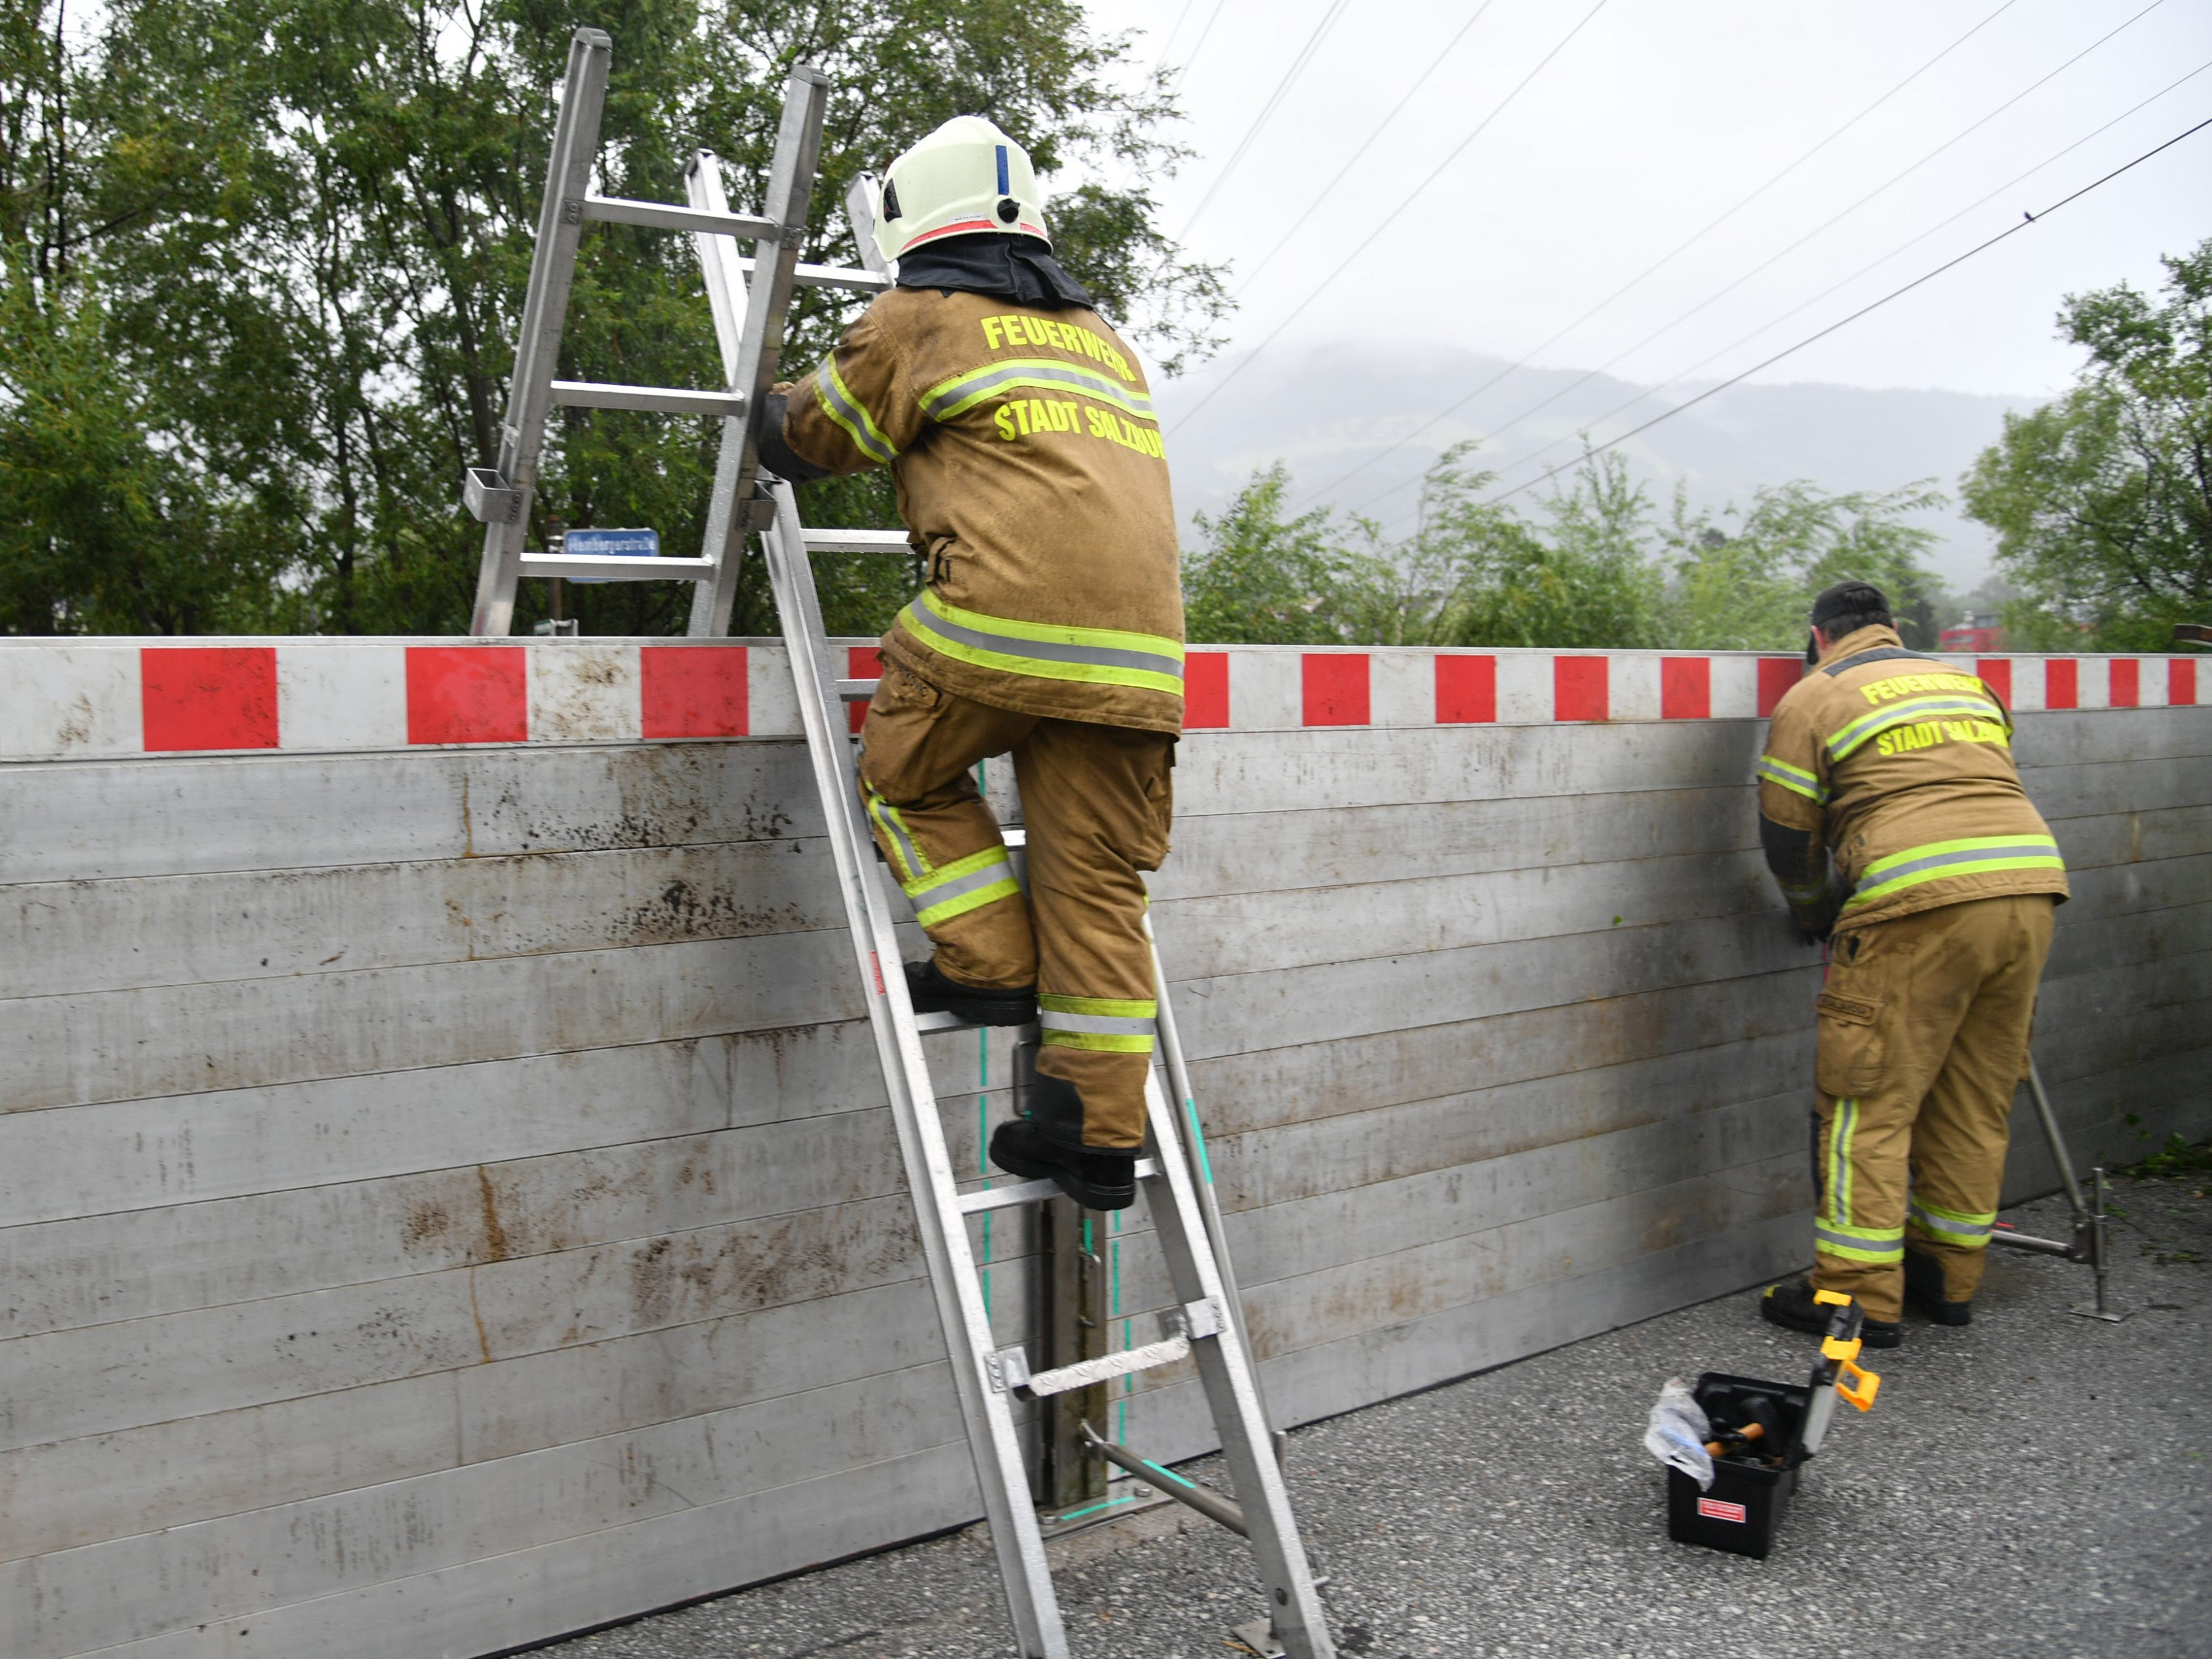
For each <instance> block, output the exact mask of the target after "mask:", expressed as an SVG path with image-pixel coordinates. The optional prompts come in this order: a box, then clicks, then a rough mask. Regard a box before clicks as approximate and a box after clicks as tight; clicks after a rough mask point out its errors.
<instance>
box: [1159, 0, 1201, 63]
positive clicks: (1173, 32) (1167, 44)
mask: <svg viewBox="0 0 2212 1659" xmlns="http://www.w3.org/2000/svg"><path fill="white" fill-rule="evenodd" d="M1197 3H1198V0H1182V10H1181V11H1179V12H1177V13H1176V20H1175V27H1173V28H1171V29H1170V30H1169V31H1168V32H1167V33H1165V34H1164V35H1162V36H1161V37H1160V55H1159V56H1158V58H1154V59H1153V60H1152V73H1153V74H1155V75H1158V73H1159V72H1160V71H1161V70H1163V69H1164V68H1166V67H1167V61H1168V54H1169V53H1170V52H1173V51H1174V50H1175V42H1176V36H1177V35H1178V34H1181V33H1182V26H1183V20H1184V19H1186V18H1188V16H1189V15H1190V9H1191V8H1192V7H1193V6H1194V5H1196V4H1197Z"/></svg>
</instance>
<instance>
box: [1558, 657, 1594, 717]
mask: <svg viewBox="0 0 2212 1659" xmlns="http://www.w3.org/2000/svg"><path fill="white" fill-rule="evenodd" d="M1606 702H1607V691H1606V672H1605V659H1604V658H1603V657H1556V658H1554V659H1553V661H1552V718H1553V720H1603V719H1605V718H1606Z"/></svg>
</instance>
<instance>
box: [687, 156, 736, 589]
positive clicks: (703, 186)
mask: <svg viewBox="0 0 2212 1659" xmlns="http://www.w3.org/2000/svg"><path fill="white" fill-rule="evenodd" d="M684 195H685V197H686V198H687V199H688V200H689V201H690V204H691V205H692V206H693V207H695V208H699V209H702V210H707V211H709V212H714V211H720V210H725V209H726V208H727V207H728V205H729V198H728V196H727V193H726V190H725V187H724V184H723V179H722V162H721V158H720V156H718V155H714V154H713V153H712V152H711V151H708V150H703V149H702V150H701V151H700V152H699V153H698V154H697V155H695V156H693V157H692V158H691V165H690V167H687V168H685V169H684ZM691 243H692V246H694V247H695V248H696V249H697V250H698V253H699V271H700V275H701V276H702V277H703V278H704V279H705V281H706V285H707V304H708V308H709V309H710V310H711V311H712V312H713V313H714V343H715V344H716V345H717V346H718V347H719V348H720V351H721V355H722V378H723V380H724V382H725V383H726V384H727V385H729V386H732V387H734V386H737V385H738V380H739V375H740V372H741V371H740V363H741V362H742V360H743V357H744V332H745V319H746V316H747V315H748V313H749V312H750V306H751V301H750V297H749V295H748V294H747V291H746V283H745V278H744V268H743V266H742V265H741V264H740V263H739V262H738V258H737V257H736V254H737V241H736V239H735V238H734V237H729V236H710V235H705V234H701V235H696V236H694V237H693V238H692V239H691ZM745 427H746V421H745V419H744V416H732V417H728V418H726V419H725V420H724V421H723V422H722V441H721V448H720V453H718V454H717V455H716V456H715V459H714V488H713V489H712V490H711V491H709V492H708V497H707V527H706V532H705V533H704V534H703V535H702V537H701V538H700V544H701V547H702V554H701V556H700V562H701V563H702V564H703V565H704V566H706V568H707V572H708V574H706V576H705V577H704V578H702V582H701V585H700V586H699V587H694V588H693V589H692V590H691V604H692V609H693V615H694V617H695V618H696V614H697V609H698V604H699V594H700V592H701V589H702V588H703V587H704V586H707V585H708V584H709V583H712V582H713V581H714V580H715V578H717V577H718V576H720V575H721V574H723V572H722V561H723V560H724V559H742V558H743V557H744V532H743V530H742V528H740V529H739V530H738V532H737V533H735V534H732V525H741V523H742V514H741V513H740V512H739V509H738V477H739V475H740V474H741V473H742V472H743V471H744V454H745ZM731 591H732V594H734V593H735V592H736V589H735V587H734V586H732V589H731ZM724 616H725V621H724V623H723V626H724V628H725V629H726V628H727V627H728V623H727V612H725V613H724ZM691 631H693V632H695V633H696V631H697V630H696V628H694V629H692V630H691Z"/></svg>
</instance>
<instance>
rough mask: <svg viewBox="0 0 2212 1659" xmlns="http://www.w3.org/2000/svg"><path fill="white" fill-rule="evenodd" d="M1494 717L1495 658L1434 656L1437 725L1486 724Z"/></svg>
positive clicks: (1496, 680) (1496, 669) (1496, 702)
mask: <svg viewBox="0 0 2212 1659" xmlns="http://www.w3.org/2000/svg"><path fill="white" fill-rule="evenodd" d="M1497 719H1498V659H1497V658H1495V657H1450V656H1441V655H1440V656H1438V657H1437V725H1439V726H1489V725H1492V724H1493V723H1495V721H1496V720H1497Z"/></svg>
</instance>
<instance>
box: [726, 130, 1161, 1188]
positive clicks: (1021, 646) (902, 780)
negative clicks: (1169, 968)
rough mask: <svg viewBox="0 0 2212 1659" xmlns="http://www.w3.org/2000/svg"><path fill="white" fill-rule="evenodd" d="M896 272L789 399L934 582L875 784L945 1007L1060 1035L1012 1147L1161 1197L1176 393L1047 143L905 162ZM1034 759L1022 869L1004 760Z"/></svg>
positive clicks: (926, 593)
mask: <svg viewBox="0 0 2212 1659" xmlns="http://www.w3.org/2000/svg"><path fill="white" fill-rule="evenodd" d="M876 240H877V243H878V246H879V247H880V248H881V249H882V251H883V253H884V257H885V258H887V259H896V260H897V261H898V276H897V285H896V287H894V288H892V289H890V290H888V291H887V292H885V293H884V294H883V295H881V296H880V297H878V299H877V300H876V301H875V303H874V304H872V306H870V307H868V310H867V312H866V314H865V315H863V316H862V317H861V318H860V320H859V321H857V322H855V323H854V325H852V327H850V328H849V329H848V330H847V331H846V332H845V335H844V337H843V338H842V340H840V341H839V342H838V343H837V346H836V349H835V350H834V351H833V352H831V354H830V355H829V358H828V359H827V360H826V361H825V362H823V364H822V365H821V366H820V367H819V368H817V369H816V370H815V371H814V373H813V374H811V376H809V377H808V378H807V379H805V380H801V381H799V382H798V383H797V384H796V385H793V386H786V387H781V388H779V392H780V393H781V397H780V398H774V399H771V400H770V401H769V405H768V407H767V408H766V410H764V411H763V413H764V416H765V420H764V422H763V435H762V440H761V452H760V453H761V459H762V461H763V463H764V464H765V465H767V466H768V467H769V469H770V470H771V471H775V472H776V473H778V474H780V475H781V476H782V477H785V478H787V479H789V480H792V481H793V482H794V483H795V482H800V481H803V480H805V479H810V478H819V477H825V476H829V475H833V474H842V473H850V472H857V471H860V470H861V469H863V468H865V467H869V466H878V465H887V466H889V467H890V469H891V476H892V478H893V479H894V480H895V482H896V485H897V489H898V501H899V513H900V516H901V517H902V518H903V519H904V520H905V521H906V524H907V526H908V532H909V533H910V538H911V539H912V541H913V544H914V546H915V551H916V552H917V554H919V555H920V556H921V557H922V558H923V559H924V560H926V562H927V586H925V587H924V588H923V589H922V591H921V593H920V594H919V595H918V596H917V597H916V598H915V599H914V601H913V602H912V603H911V604H909V605H908V606H907V607H906V608H905V609H904V610H903V611H901V612H900V613H899V616H898V618H897V620H896V622H895V623H892V625H891V629H890V632H889V633H888V634H886V635H884V639H883V653H884V667H883V677H882V679H881V682H880V683H879V684H878V687H877V690H876V694H875V697H874V700H873V701H872V702H871V703H870V704H869V706H868V714H867V720H866V725H865V726H863V727H862V729H861V733H860V744H861V756H860V786H861V793H862V796H863V798H864V799H865V801H866V806H867V811H868V817H869V819H870V821H871V823H872V825H873V827H874V830H875V836H876V840H877V842H878V844H879V845H880V846H881V847H882V848H883V852H884V857H885V858H886V859H888V860H890V864H891V866H892V868H893V869H894V870H896V872H898V876H899V878H900V881H901V883H902V885H903V886H904V888H905V890H906V892H907V895H908V897H909V898H910V899H912V900H913V902H914V907H915V913H916V915H917V917H918V919H919V920H920V921H921V925H922V927H923V929H924V930H925V931H926V932H927V933H928V935H929V937H930V939H931V942H932V943H933V945H934V946H935V951H934V953H933V956H932V957H930V959H929V960H928V961H927V962H919V963H908V964H907V968H906V975H907V984H908V989H909V990H910V991H911V993H912V994H913V998H914V1006H915V1010H916V1011H917V1012H923V1013H929V1012H950V1013H952V1014H955V1015H957V1016H959V1017H961V1018H967V1019H973V1020H979V1021H981V1022H983V1023H985V1024H997V1025H1018V1024H1028V1023H1029V1022H1030V1021H1031V1020H1033V1019H1034V1020H1037V1021H1038V1022H1039V1023H1040V1024H1042V1039H1041V1041H1042V1048H1040V1050H1039V1055H1038V1060H1037V1072H1038V1077H1037V1079H1036V1086H1035V1087H1034V1088H1033V1089H1032V1090H1031V1091H1030V1115H1029V1116H1028V1117H1026V1118H1024V1119H1021V1120H1018V1121H1014V1122H1012V1123H1007V1124H1003V1125H1001V1126H1000V1128H999V1130H998V1132H997V1133H995V1134H994V1135H993V1136H992V1138H991V1157H992V1159H993V1161H994V1162H995V1163H996V1164H999V1165H1000V1168H1002V1169H1006V1170H1011V1171H1012V1172H1013V1173H1014V1174H1016V1175H1020V1176H1050V1177H1051V1178H1053V1179H1054V1180H1055V1181H1057V1182H1059V1184H1060V1187H1061V1188H1062V1189H1063V1190H1064V1191H1066V1193H1067V1194H1068V1195H1069V1196H1070V1197H1072V1198H1073V1199H1075V1200H1077V1201H1078V1202H1079V1203H1082V1204H1085V1205H1088V1206H1091V1207H1092V1208H1094V1209H1120V1208H1121V1207H1123V1206H1127V1204H1129V1203H1130V1202H1131V1201H1132V1200H1133V1198H1134V1196H1135V1191H1136V1187H1135V1180H1134V1172H1135V1161H1136V1154H1137V1151H1138V1149H1139V1146H1141V1145H1142V1144H1143V1141H1144V1134H1145V1092H1144V1091H1145V1079H1146V1073H1147V1071H1148V1070H1149V1069H1150V1066H1151V1064H1152V1041H1153V1016H1154V1012H1155V1006H1154V1002H1153V997H1154V987H1153V984H1152V951H1151V947H1150V945H1149V944H1148V942H1147V940H1146V933H1145V927H1144V917H1145V884H1144V879H1143V877H1142V875H1141V874H1140V873H1139V872H1142V871H1146V870H1155V869H1158V867H1159V865H1160V860H1162V859H1163V858H1164V857H1165V856H1166V854H1167V850H1168V823H1169V817H1170V806H1171V800H1172V797H1171V794H1170V768H1171V767H1172V766H1173V764H1174V752H1175V742H1176V734H1177V733H1178V732H1181V730H1182V668H1183V647H1182V586H1181V580H1180V576H1179V574H1178V569H1177V550H1176V526H1175V511H1174V507H1173V506H1172V504H1171V503H1170V498H1169V492H1168V470H1167V463H1166V462H1165V461H1164V459H1162V455H1161V448H1160V440H1159V428H1158V422H1157V421H1156V420H1155V419H1154V418H1153V414H1152V393H1151V391H1150V389H1149V387H1148V386H1146V382H1145V375H1144V371H1143V369H1142V368H1141V367H1140V366H1139V363H1138V361H1137V359H1136V357H1135V356H1134V355H1133V353H1132V352H1131V351H1130V350H1129V349H1128V348H1127V346H1125V345H1124V344H1123V343H1121V339H1120V338H1119V337H1117V336H1116V335H1115V332H1114V331H1113V329H1112V328H1110V327H1109V325H1107V324H1106V323H1105V322H1104V321H1103V319H1101V318H1100V317H1099V315H1098V313H1097V311H1096V310H1095V309H1094V308H1093V307H1092V304H1091V296H1090V295H1088V294H1087V293H1085V291H1084V289H1082V288H1081V287H1079V285H1078V284H1077V283H1075V282H1073V280H1072V279H1071V278H1070V277H1069V276H1067V274H1066V272H1065V271H1063V270H1061V269H1060V266H1059V264H1057V263H1056V262H1055V261H1054V259H1053V258H1052V243H1051V241H1050V240H1049V239H1048V235H1047V234H1046V229H1045V224H1044V215H1043V212H1042V209H1041V208H1040V206H1039V197H1038V191H1037V186H1036V176H1035V174H1034V173H1032V171H1031V169H1030V159H1029V156H1028V155H1026V154H1025V153H1024V151H1023V149H1021V147H1020V146H1019V145H1018V144H1016V143H1013V142H1012V140H1010V139H1009V138H1008V137H1006V135H1005V134H1004V133H1002V132H1000V131H999V130H998V129H997V128H996V127H994V125H991V124H990V123H989V122H987V121H985V120H983V119H981V118H978V117H975V116H961V117H959V118H957V119H954V120H951V121H949V122H947V123H946V124H945V125H943V126H941V127H939V129H938V130H937V131H935V132H933V133H932V134H931V135H930V136H929V137H927V138H925V139H923V140H922V141H921V143H918V144H916V145H915V147H914V148H913V149H910V150H908V151H907V153H906V154H905V155H902V156H900V157H899V158H898V160H897V161H894V162H893V163H892V164H891V166H890V170H889V173H888V174H887V176H886V178H885V179H884V190H883V198H882V204H881V207H880V209H879V211H878V221H877V230H876ZM1008 752H1011V753H1012V756H1013V761H1014V775H1015V780H1016V781H1017V783H1018V785H1019V787H1020V789H1021V797H1022V806H1023V812H1024V817H1025V819H1026V821H1027V825H1028V829H1029V845H1028V857H1029V885H1030V890H1029V893H1028V895H1027V896H1024V894H1023V892H1022V890H1021V889H1020V888H1019V887H1018V885H1017V884H1015V881H1014V872H1013V868H1012V865H1011V864H1010V863H1009V862H1008V860H1007V855H1006V843H1005V842H1004V840H1003V839H1002V838H1001V837H1000V833H999V825H998V821H997V819H996V818H994V817H993V815H992V812H991V809H990V807H989V806H988V805H987V804H986V803H985V802H984V800H983V799H982V797H981V795H980V794H979V793H977V790H976V787H975V775H974V774H975V764H976V763H977V762H978V761H981V760H982V759H984V758H985V757H988V756H992V755H1001V754H1006V753H1008Z"/></svg>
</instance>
